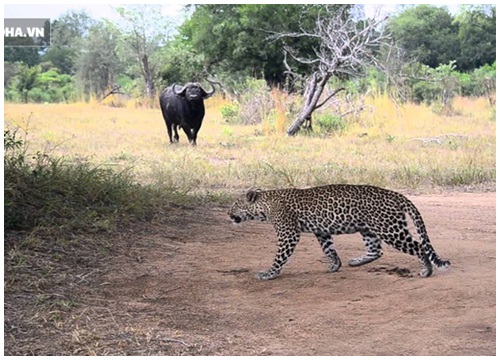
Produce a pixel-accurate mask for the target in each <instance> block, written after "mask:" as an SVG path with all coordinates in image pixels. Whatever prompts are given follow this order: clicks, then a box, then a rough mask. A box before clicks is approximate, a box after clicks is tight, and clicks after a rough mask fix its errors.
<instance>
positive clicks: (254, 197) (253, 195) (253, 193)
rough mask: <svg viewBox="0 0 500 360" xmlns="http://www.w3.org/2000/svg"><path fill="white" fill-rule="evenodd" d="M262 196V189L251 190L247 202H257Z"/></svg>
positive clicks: (248, 192)
mask: <svg viewBox="0 0 500 360" xmlns="http://www.w3.org/2000/svg"><path fill="white" fill-rule="evenodd" d="M259 196H260V189H250V190H248V191H247V195H246V197H247V201H248V202H249V203H253V202H255V201H256V200H257V199H258V198H259Z"/></svg>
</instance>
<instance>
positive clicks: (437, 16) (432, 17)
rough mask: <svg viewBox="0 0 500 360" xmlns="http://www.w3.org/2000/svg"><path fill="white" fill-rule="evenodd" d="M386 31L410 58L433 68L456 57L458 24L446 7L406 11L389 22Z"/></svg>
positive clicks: (457, 50)
mask: <svg viewBox="0 0 500 360" xmlns="http://www.w3.org/2000/svg"><path fill="white" fill-rule="evenodd" d="M387 29H388V31H389V32H390V33H391V34H392V36H393V39H394V40H395V41H396V43H397V44H398V45H399V46H401V47H402V48H404V49H405V50H406V51H407V53H408V55H409V56H410V57H412V58H414V59H415V60H417V61H418V62H421V63H422V64H425V65H428V66H430V67H432V68H435V67H438V66H439V65H440V64H448V63H449V62H450V61H452V60H456V59H457V57H458V54H459V43H458V37H457V34H458V25H457V24H456V23H454V21H453V17H452V16H451V15H450V13H449V12H448V9H447V8H446V7H436V6H432V5H418V6H412V7H409V8H406V9H404V10H403V11H402V12H401V13H400V14H399V15H397V16H395V17H393V18H392V19H390V20H389V22H388V26H387Z"/></svg>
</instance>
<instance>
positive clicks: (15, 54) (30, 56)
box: [3, 38, 40, 66]
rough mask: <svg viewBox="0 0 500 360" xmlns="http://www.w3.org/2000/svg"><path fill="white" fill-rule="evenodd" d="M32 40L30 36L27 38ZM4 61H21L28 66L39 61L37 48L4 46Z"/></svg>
mask: <svg viewBox="0 0 500 360" xmlns="http://www.w3.org/2000/svg"><path fill="white" fill-rule="evenodd" d="M28 39H29V41H32V40H31V38H28ZM3 54H4V61H8V62H11V63H14V62H22V63H24V64H26V65H28V66H35V65H38V64H39V63H40V54H39V48H36V47H5V48H4V50H3Z"/></svg>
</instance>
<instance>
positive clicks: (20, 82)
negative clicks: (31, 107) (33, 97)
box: [15, 64, 40, 103]
mask: <svg viewBox="0 0 500 360" xmlns="http://www.w3.org/2000/svg"><path fill="white" fill-rule="evenodd" d="M39 70H40V69H39V68H38V67H37V66H33V67H31V68H30V67H28V66H27V65H24V64H21V65H20V66H19V68H18V72H17V75H16V82H15V86H16V89H17V90H18V91H19V93H21V94H22V97H23V101H24V102H25V103H27V102H28V94H29V92H30V90H32V89H33V88H34V87H35V86H36V84H37V75H38V72H39Z"/></svg>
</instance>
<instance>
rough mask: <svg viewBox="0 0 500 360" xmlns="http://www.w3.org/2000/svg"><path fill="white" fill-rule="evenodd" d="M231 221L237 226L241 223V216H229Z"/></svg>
mask: <svg viewBox="0 0 500 360" xmlns="http://www.w3.org/2000/svg"><path fill="white" fill-rule="evenodd" d="M229 216H230V217H231V220H233V221H234V222H235V223H236V224H238V223H240V222H241V218H240V217H239V216H234V215H229Z"/></svg>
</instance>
